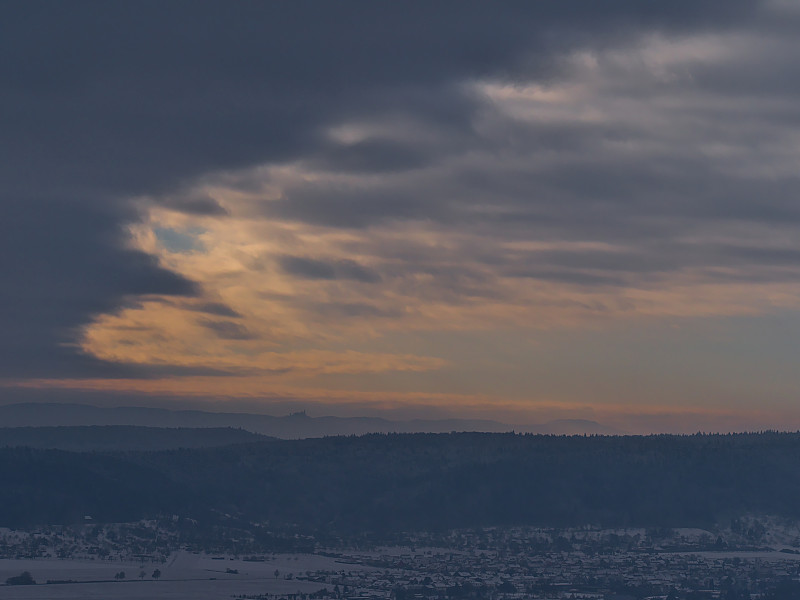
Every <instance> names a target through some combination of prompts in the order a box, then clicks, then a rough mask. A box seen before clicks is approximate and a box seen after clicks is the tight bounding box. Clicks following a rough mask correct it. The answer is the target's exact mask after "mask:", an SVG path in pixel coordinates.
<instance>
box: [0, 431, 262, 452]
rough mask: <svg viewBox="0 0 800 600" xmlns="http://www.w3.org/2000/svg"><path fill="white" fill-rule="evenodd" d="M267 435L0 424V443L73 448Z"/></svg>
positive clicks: (178, 444)
mask: <svg viewBox="0 0 800 600" xmlns="http://www.w3.org/2000/svg"><path fill="white" fill-rule="evenodd" d="M270 439H274V438H270V437H267V436H264V435H260V434H257V433H252V432H250V431H245V430H244V429H234V428H232V427H204V428H187V427H170V428H165V427H141V426H136V425H75V426H57V427H50V426H44V427H2V428H0V447H20V446H24V447H28V448H41V449H54V450H69V451H72V452H101V451H141V450H150V451H154V450H170V449H178V448H214V447H218V446H227V445H229V444H246V443H251V442H263V441H267V440H270Z"/></svg>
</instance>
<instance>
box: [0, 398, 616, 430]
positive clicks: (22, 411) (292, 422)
mask: <svg viewBox="0 0 800 600" xmlns="http://www.w3.org/2000/svg"><path fill="white" fill-rule="evenodd" d="M88 425H136V426H143V427H161V428H163V427H172V428H208V427H213V428H238V429H244V430H246V431H249V432H252V433H258V434H261V435H267V436H271V437H277V438H281V439H301V438H315V437H325V436H333V435H363V434H366V433H449V432H454V431H455V432H464V431H476V432H486V433H503V432H510V431H515V432H517V433H542V434H554V435H580V434H603V435H613V434H618V433H621V432H620V431H617V430H614V429H613V428H611V427H606V426H604V425H601V424H600V423H597V422H595V421H588V420H580V419H561V420H556V421H550V422H548V423H544V424H541V425H511V424H508V423H500V422H497V421H491V420H482V419H411V420H406V421H392V420H389V419H383V418H378V417H311V416H309V415H307V414H306V413H304V412H298V413H293V414H291V415H288V416H283V417H275V416H271V415H261V414H251V413H235V412H208V411H201V410H169V409H165V408H146V407H133V406H125V407H100V406H92V405H89V404H61V403H19V404H6V405H0V427H43V426H49V427H55V426H88Z"/></svg>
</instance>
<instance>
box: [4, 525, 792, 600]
mask: <svg viewBox="0 0 800 600" xmlns="http://www.w3.org/2000/svg"><path fill="white" fill-rule="evenodd" d="M715 533H716V535H714V534H715ZM795 533H796V531H795V529H794V527H793V526H791V527H786V526H784V527H778V526H777V525H776V524H775V523H769V522H768V521H767V522H766V523H765V522H762V521H759V520H751V521H749V522H745V523H744V524H742V523H741V522H739V523H737V522H733V523H732V525H731V527H729V528H727V529H726V530H724V531H722V532H711V531H707V530H703V529H661V530H644V529H617V530H609V529H599V528H591V527H586V528H581V529H535V528H490V529H482V530H469V531H450V532H442V533H422V534H406V535H404V536H401V537H400V538H399V539H397V540H395V541H394V543H392V544H386V545H380V544H374V545H373V544H367V543H364V542H362V543H360V544H359V545H358V547H349V548H348V547H345V546H338V547H323V546H321V545H319V544H317V545H316V546H315V547H314V548H313V550H311V551H305V552H291V551H290V552H275V551H272V552H271V551H268V550H267V549H266V548H264V547H261V548H259V547H258V543H256V542H255V541H254V540H252V539H251V540H247V539H235V538H228V540H227V541H228V546H227V547H224V544H223V545H220V544H221V539H220V537H219V533H217V534H215V535H216V536H217V538H216V539H209V540H208V541H207V543H208V544H210V546H209V547H207V548H205V549H203V548H201V547H200V546H201V545H202V543H201V540H199V539H195V541H194V542H191V543H190V542H187V541H185V540H184V539H183V537H185V536H182V534H181V527H178V525H177V522H176V521H173V520H172V519H166V520H164V521H142V522H139V523H132V524H106V525H100V524H94V523H86V524H84V525H81V526H77V527H72V528H65V527H52V528H40V529H37V530H32V531H14V530H8V529H3V530H0V576H2V581H6V582H8V581H9V580H10V579H13V575H15V574H17V572H18V570H20V569H22V568H24V569H25V571H26V572H29V573H31V578H32V579H33V580H35V582H36V585H37V586H38V585H40V584H44V585H49V586H53V589H55V587H56V586H61V587H62V588H64V589H66V590H67V591H70V590H75V593H77V590H78V588H79V587H80V586H81V585H89V584H95V585H104V586H106V588H107V587H108V586H109V585H115V584H122V583H142V584H148V585H150V587H149V588H148V594H149V595H151V596H152V594H153V591H154V589H166V587H165V586H172V587H176V586H178V585H179V584H180V582H193V585H195V586H201V585H202V584H203V582H204V581H205V582H208V584H209V585H210V584H212V583H213V586H211V587H213V589H214V590H215V591H214V594H216V595H207V596H205V595H204V596H203V597H208V598H211V597H218V598H240V599H243V600H244V599H247V600H252V599H269V600H309V599H313V598H321V599H331V600H343V599H347V600H447V599H454V600H461V599H464V600H467V599H473V600H476V599H483V598H485V599H489V600H528V599H531V600H533V599H545V598H547V599H572V598H584V599H588V598H594V599H598V600H610V599H613V600H623V599H632V598H636V599H640V598H641V599H644V598H649V599H656V598H659V599H670V600H674V599H680V598H687V599H694V598H712V599H717V598H719V599H721V600H733V599H740V598H749V599H756V598H782V597H794V596H791V595H789V596H780V595H777V596H776V595H775V594H776V593H779V592H776V590H780V589H783V588H787V586H788V587H791V586H793V585H799V584H798V581H800V550H798V549H796V547H795V546H796V545H798V544H797V539H796V536H795ZM295 539H298V540H299V542H298V543H300V544H301V545H303V546H304V547H306V546H307V545H308V543H309V542H310V541H311V539H312V538H310V537H309V536H305V537H304V538H300V537H299V536H298V537H297V538H295ZM781 540H782V541H783V543H781ZM787 542H788V543H787ZM214 545H216V549H214V548H213V546H214ZM63 573H68V575H64V574H63ZM2 581H0V584H2ZM154 584H157V588H154V587H153V586H154ZM70 586H72V587H70ZM12 587H13V586H12V585H11V584H10V583H7V585H6V586H3V591H2V592H0V597H4V598H5V597H8V598H11V597H17V596H11V595H9V594H10V591H9V590H10V588H12ZM140 587H141V586H140ZM134 588H136V586H128V587H126V588H125V589H126V590H128V591H130V590H133V589H134ZM116 589H119V588H116ZM209 589H211V588H209ZM770 594H772V595H770ZM19 597H35V596H19ZM59 597H65V598H67V597H72V596H69V595H66V596H59ZM75 597H79V596H75ZM125 597H128V596H125ZM152 597H157V596H152Z"/></svg>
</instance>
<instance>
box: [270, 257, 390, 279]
mask: <svg viewBox="0 0 800 600" xmlns="http://www.w3.org/2000/svg"><path fill="white" fill-rule="evenodd" d="M278 262H279V264H280V267H281V269H283V271H284V272H286V273H288V274H290V275H293V276H295V277H300V278H303V279H349V280H352V281H360V282H362V283H376V282H378V281H380V279H381V278H380V275H379V274H378V273H376V272H375V271H373V270H371V269H368V268H367V267H364V266H363V265H360V264H358V263H357V262H355V261H352V260H337V261H325V260H318V259H313V258H305V257H302V256H281V257H279V258H278Z"/></svg>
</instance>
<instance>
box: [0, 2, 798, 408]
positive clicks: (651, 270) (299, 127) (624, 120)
mask: <svg viewBox="0 0 800 600" xmlns="http://www.w3.org/2000/svg"><path fill="white" fill-rule="evenodd" d="M11 13H12V14H10V15H8V16H9V18H8V19H6V20H5V23H4V25H2V31H0V40H2V42H0V44H1V45H2V47H0V49H2V50H3V53H2V55H3V56H4V58H3V59H2V64H1V65H0V77H2V81H3V92H2V94H0V108H2V110H1V111H0V114H2V115H3V117H0V118H2V119H3V130H4V131H5V132H7V136H5V137H6V140H7V142H6V143H4V144H3V146H2V147H3V149H2V153H3V154H2V157H1V158H2V159H3V160H2V161H1V162H0V175H2V177H0V181H2V182H3V183H2V184H0V194H1V195H2V201H0V239H2V245H3V247H2V248H1V249H0V250H2V254H0V256H2V258H0V260H1V261H2V266H3V269H2V272H3V276H4V283H3V290H4V294H3V303H2V309H3V310H2V311H1V312H0V327H2V329H3V331H5V332H9V333H10V335H6V336H4V339H3V340H2V341H0V359H2V360H0V365H2V367H0V369H1V371H0V375H3V376H5V377H12V378H25V377H37V378H65V377H76V378H86V377H104V378H105V377H125V378H128V379H130V378H132V377H171V376H184V377H186V376H197V375H216V376H220V375H226V376H228V377H229V378H236V377H248V378H252V377H263V378H264V385H265V386H269V385H271V383H270V382H279V383H280V385H298V386H302V385H309V382H310V381H311V382H314V381H316V384H315V385H325V384H326V382H327V384H330V385H338V384H335V383H332V380H330V379H325V378H330V377H331V376H333V377H335V376H339V375H341V376H355V375H358V374H364V375H365V376H366V375H369V374H372V375H374V374H378V373H413V374H416V375H414V376H415V377H416V376H419V374H422V373H426V372H431V371H442V372H444V373H446V374H447V373H449V375H448V376H451V377H455V376H456V375H457V374H458V372H459V370H460V369H461V370H463V369H465V368H466V367H465V366H464V364H463V363H461V362H459V360H457V358H456V354H457V352H455V351H452V352H451V351H449V350H448V349H447V348H441V347H438V348H436V349H435V350H434V349H432V348H431V347H430V346H429V345H426V344H424V343H420V344H417V345H409V344H406V343H405V342H404V341H401V340H402V339H404V338H403V336H407V335H410V334H413V333H414V332H418V333H419V335H421V336H423V337H425V336H435V335H438V334H440V333H441V334H442V335H449V334H448V333H447V332H470V335H473V336H474V338H473V339H475V340H481V339H484V338H482V337H481V336H485V335H489V334H488V333H481V332H502V331H517V332H518V331H521V330H524V331H527V332H529V336H530V338H531V339H532V340H539V339H544V338H545V337H546V336H544V335H542V333H541V332H546V331H551V330H554V329H563V328H568V329H572V330H575V329H577V330H584V329H588V330H597V329H607V330H612V329H613V328H614V327H617V326H625V324H626V323H638V322H646V321H652V320H662V321H670V320H674V319H679V320H686V319H697V318H712V317H713V318H716V317H731V318H741V317H743V316H753V315H765V314H772V313H776V312H780V311H789V312H793V311H795V310H796V309H797V308H798V305H799V304H800V268H798V258H800V247H798V245H797V239H798V234H800V228H798V217H799V216H800V212H798V208H797V206H798V205H797V202H796V199H795V195H796V190H797V188H798V185H797V184H798V181H797V166H798V158H800V134H798V133H797V131H798V130H797V123H798V121H799V120H800V119H799V117H800V108H798V107H800V103H798V98H797V96H798V86H796V85H795V84H794V79H795V78H793V77H792V73H793V70H794V66H793V61H792V60H791V57H792V56H796V55H797V52H798V51H800V47H798V42H797V41H796V39H797V36H796V31H797V25H798V24H800V14H798V12H797V11H794V10H793V9H792V7H791V5H788V4H786V3H779V2H762V3H756V2H738V1H737V2H727V3H724V4H720V3H716V2H672V3H669V4H663V3H662V4H661V5H652V4H649V3H644V4H643V3H637V2H622V1H620V2H611V3H604V4H603V6H602V8H601V7H600V6H598V5H597V3H594V2H561V3H557V4H535V5H531V4H530V3H520V4H515V3H508V4H506V5H504V6H502V7H498V6H490V5H486V4H482V3H475V4H472V3H466V4H464V3H458V4H457V5H456V4H449V3H440V4H437V5H435V6H423V5H418V6H414V5H412V6H402V7H401V6H400V5H397V6H392V5H375V4H373V3H363V4H358V3H356V4H351V5H348V6H347V7H342V6H340V5H319V4H305V3H302V2H299V3H290V4H279V5H253V4H244V3H242V4H235V5H232V6H229V7H226V8H225V9H224V10H223V8H222V7H220V6H219V5H213V4H211V5H204V4H197V3H192V4H181V3H173V4H170V5H169V6H163V5H160V4H155V3H154V4H147V3H145V4H143V5H137V7H135V8H134V7H132V6H131V7H125V6H107V7H101V8H100V9H98V7H96V6H89V5H82V4H78V5H72V6H51V5H48V4H44V3H43V4H38V3H26V5H24V6H23V5H18V6H17V7H15V10H12V11H11ZM75 31H80V32H81V35H80V36H76V35H75V34H74V32H75ZM620 324H622V325H620ZM478 343H480V342H478ZM484 359H485V362H486V363H487V364H488V363H491V361H492V357H491V356H490V355H486V356H485V357H484ZM495 375H496V376H498V377H501V375H500V374H499V372H496V373H495ZM392 377H394V376H392ZM320 378H321V379H320ZM415 381H416V380H415ZM418 383H419V382H418ZM275 385H278V383H275ZM371 385H377V387H378V388H380V387H383V388H384V391H386V390H390V391H391V390H392V389H396V390H397V391H398V392H400V391H404V392H408V391H418V390H415V389H413V387H414V385H417V384H414V383H406V384H402V383H398V382H397V380H396V379H394V378H392V379H387V380H386V382H384V383H383V384H378V383H375V382H373V383H372V384H371ZM419 385H423V387H424V386H425V385H428V386H429V383H428V384H425V383H419ZM409 388H411V389H409ZM428 391H431V390H428ZM514 394H515V395H516V396H517V397H524V396H525V394H532V395H533V396H536V392H535V391H533V392H530V391H527V392H526V391H525V390H522V389H518V390H516V391H515V392H514Z"/></svg>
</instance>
